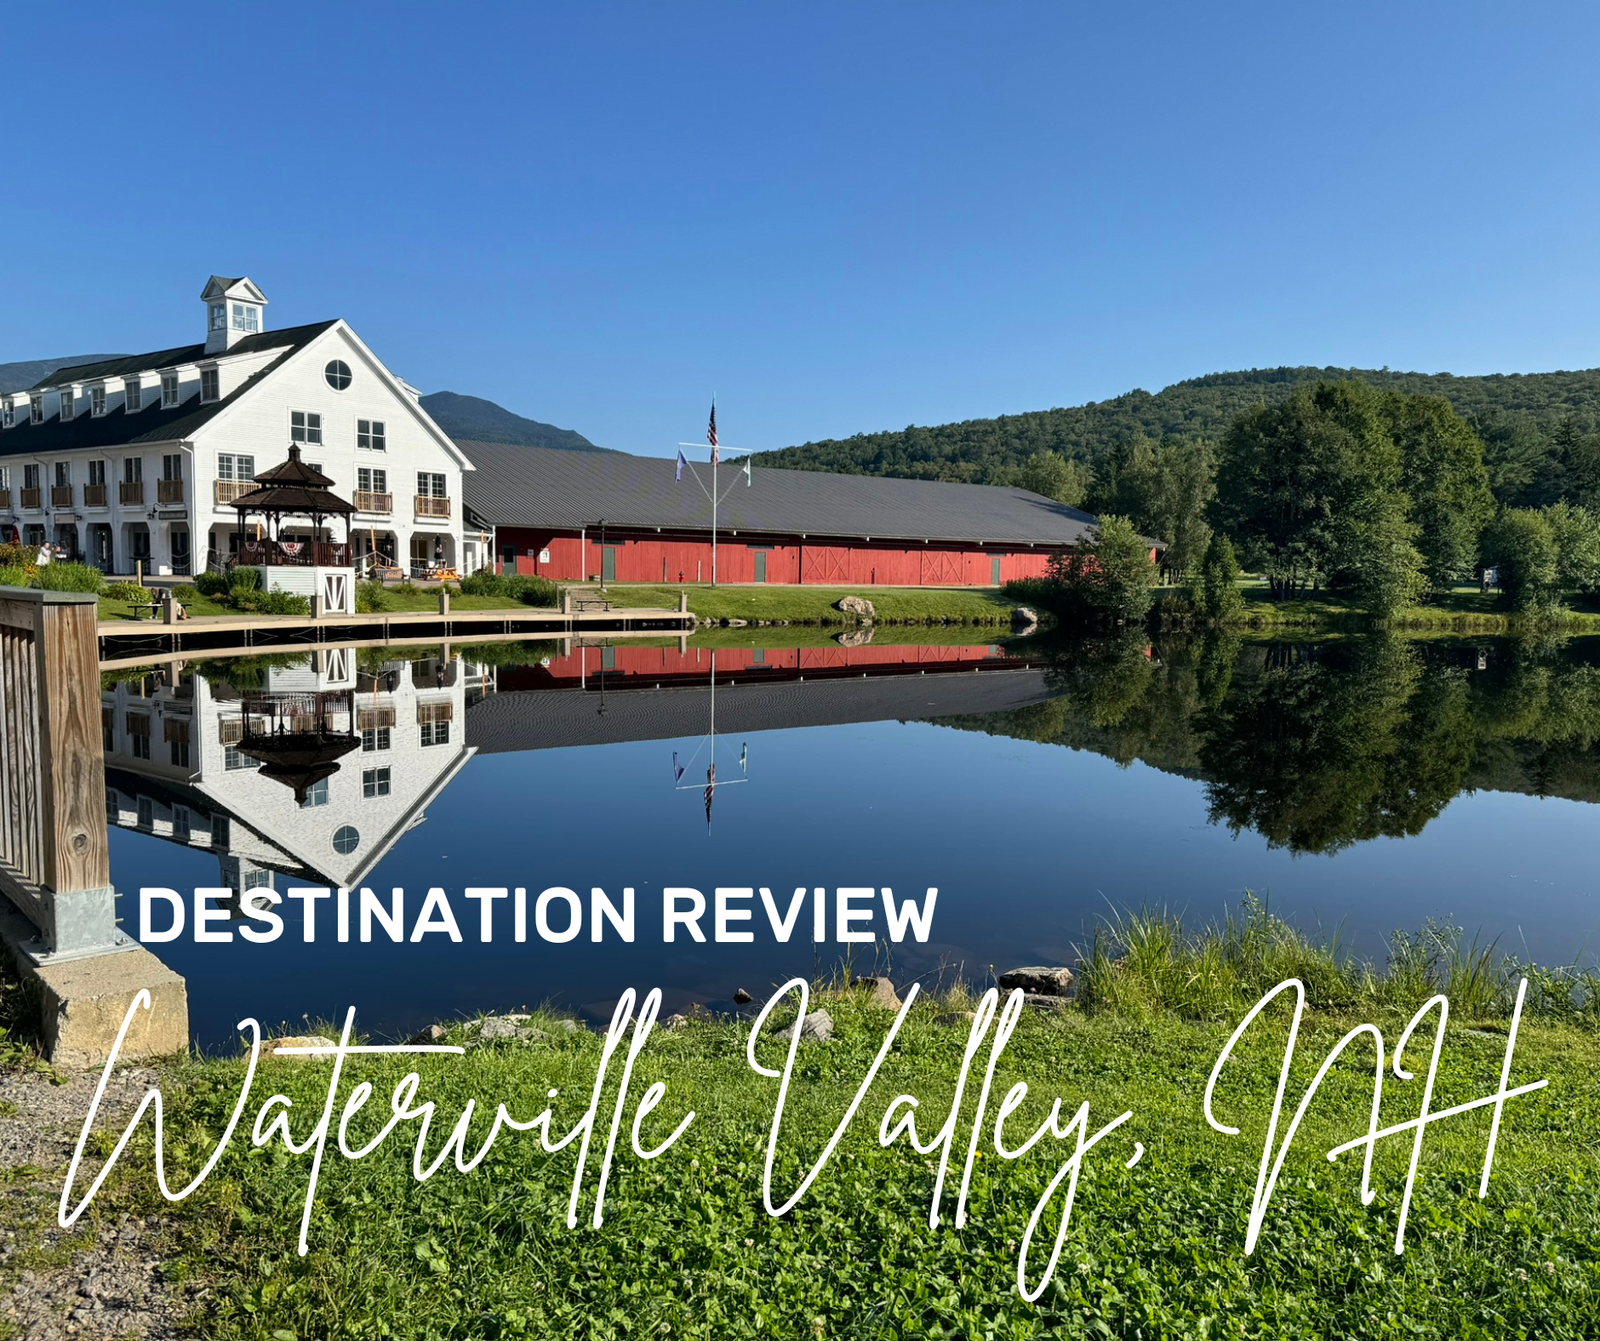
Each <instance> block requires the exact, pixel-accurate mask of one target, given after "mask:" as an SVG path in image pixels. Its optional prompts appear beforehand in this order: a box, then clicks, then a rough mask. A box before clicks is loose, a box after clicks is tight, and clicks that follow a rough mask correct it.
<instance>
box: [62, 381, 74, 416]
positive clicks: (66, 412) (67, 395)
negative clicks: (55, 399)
mask: <svg viewBox="0 0 1600 1341" xmlns="http://www.w3.org/2000/svg"><path fill="white" fill-rule="evenodd" d="M71 418H72V388H71V387H67V388H66V389H65V390H63V391H62V393H61V422H62V423H63V424H64V423H66V422H67V421H68V420H70V419H71Z"/></svg>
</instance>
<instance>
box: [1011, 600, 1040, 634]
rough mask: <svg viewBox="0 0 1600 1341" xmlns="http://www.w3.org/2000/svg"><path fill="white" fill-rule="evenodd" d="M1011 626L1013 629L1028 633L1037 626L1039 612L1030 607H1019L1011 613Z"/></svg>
mask: <svg viewBox="0 0 1600 1341" xmlns="http://www.w3.org/2000/svg"><path fill="white" fill-rule="evenodd" d="M1011 624H1012V627H1013V628H1016V629H1020V630H1021V631H1022V632H1024V633H1030V632H1032V631H1033V630H1034V629H1035V628H1037V627H1038V626H1039V612H1038V611H1037V610H1035V609H1034V608H1033V607H1032V606H1031V605H1019V606H1018V607H1017V608H1016V609H1015V610H1013V611H1012V612H1011Z"/></svg>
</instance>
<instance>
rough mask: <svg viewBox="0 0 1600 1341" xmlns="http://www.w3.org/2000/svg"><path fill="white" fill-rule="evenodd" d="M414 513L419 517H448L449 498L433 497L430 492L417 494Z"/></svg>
mask: <svg viewBox="0 0 1600 1341" xmlns="http://www.w3.org/2000/svg"><path fill="white" fill-rule="evenodd" d="M416 515H417V516H419V517H448V516H449V515H450V500H449V499H448V498H435V497H434V496H433V495H432V494H418V495H417V513H416Z"/></svg>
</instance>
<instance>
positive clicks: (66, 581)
mask: <svg viewBox="0 0 1600 1341" xmlns="http://www.w3.org/2000/svg"><path fill="white" fill-rule="evenodd" d="M34 580H35V581H36V582H37V583H38V584H39V587H40V589H41V590H43V591H87V592H98V591H99V590H100V588H101V587H103V586H105V584H106V575H105V574H104V573H102V572H101V571H100V570H99V569H98V568H91V567H89V565H88V564H86V563H48V564H46V565H45V566H44V567H43V568H40V569H39V570H38V572H37V574H36V575H35V578H34Z"/></svg>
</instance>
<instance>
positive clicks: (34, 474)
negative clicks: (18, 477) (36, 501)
mask: <svg viewBox="0 0 1600 1341" xmlns="http://www.w3.org/2000/svg"><path fill="white" fill-rule="evenodd" d="M22 487H23V488H24V489H37V488H38V487H39V467H38V466H23V468H22Z"/></svg>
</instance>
